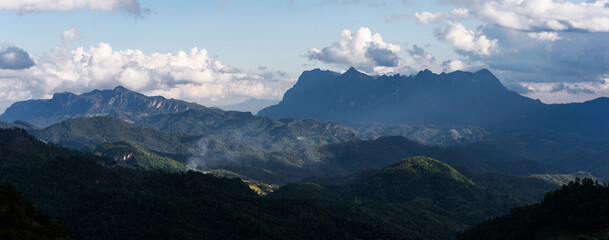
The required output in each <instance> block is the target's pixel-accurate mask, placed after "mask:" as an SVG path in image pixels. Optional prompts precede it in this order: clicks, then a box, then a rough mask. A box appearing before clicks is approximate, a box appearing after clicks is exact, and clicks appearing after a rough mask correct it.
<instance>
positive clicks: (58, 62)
mask: <svg viewBox="0 0 609 240" xmlns="http://www.w3.org/2000/svg"><path fill="white" fill-rule="evenodd" d="M34 61H35V62H36V63H37V64H36V65H34V66H32V67H30V68H29V69H21V70H18V71H15V70H12V71H8V70H0V86H1V90H0V99H1V101H0V105H2V106H0V107H2V109H4V108H6V107H7V105H8V104H10V103H12V102H13V101H17V100H25V99H28V98H44V97H50V96H52V94H53V93H56V92H63V91H72V92H77V93H80V92H85V91H90V90H93V89H111V88H114V87H115V86H117V85H122V86H125V87H126V88H128V89H131V90H134V91H138V92H142V93H144V94H147V95H162V96H165V97H169V98H179V99H184V100H187V101H193V102H198V103H201V104H204V105H226V104H232V103H235V101H240V100H242V99H248V98H252V97H254V98H262V99H279V98H281V95H282V94H283V92H284V91H285V90H287V89H288V88H289V87H291V85H292V84H293V82H292V81H291V80H289V81H286V80H281V79H280V80H277V79H273V76H282V74H283V73H281V72H274V73H273V72H271V71H270V70H268V69H265V70H264V71H262V72H243V71H241V70H239V69H237V68H234V67H231V66H229V65H225V64H223V63H222V62H220V61H219V60H218V59H216V58H214V57H211V56H210V55H209V54H208V52H207V51H206V50H205V49H199V48H192V49H191V50H190V51H188V52H185V51H179V52H176V53H157V52H155V53H144V52H142V51H140V50H137V49H135V50H132V49H127V50H114V49H113V48H112V47H111V46H110V45H109V44H106V43H99V44H98V45H95V46H90V47H89V48H88V49H86V48H83V47H79V48H76V49H74V50H70V49H67V48H63V47H56V48H54V49H53V50H51V51H49V52H47V53H46V54H44V55H43V56H35V57H34ZM236 99H238V100H236Z"/></svg>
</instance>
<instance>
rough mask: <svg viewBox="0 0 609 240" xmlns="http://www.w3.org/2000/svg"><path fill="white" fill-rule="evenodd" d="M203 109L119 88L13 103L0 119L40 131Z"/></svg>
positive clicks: (196, 105) (56, 95) (193, 104)
mask: <svg viewBox="0 0 609 240" xmlns="http://www.w3.org/2000/svg"><path fill="white" fill-rule="evenodd" d="M202 108H205V107H203V106H201V105H198V104H196V103H189V102H185V101H181V100H175V99H166V98H164V97H160V96H157V97H147V96H145V95H143V94H140V93H137V92H133V91H130V90H127V89H126V88H124V87H121V86H118V87H116V88H114V90H94V91H91V92H88V93H83V94H81V95H76V94H74V93H69V92H64V93H56V94H55V95H53V98H51V99H37V100H28V101H22V102H16V103H14V104H13V105H11V106H10V107H9V108H8V109H6V111H5V112H4V114H2V115H0V120H2V121H5V122H14V121H16V120H23V121H26V122H29V123H31V124H34V125H36V126H39V127H46V126H48V125H51V124H53V123H56V122H60V121H62V120H65V119H69V118H75V117H91V116H109V117H115V118H120V119H123V120H127V121H131V122H133V121H136V120H139V119H141V118H143V117H147V116H151V115H156V114H161V113H176V112H182V111H186V110H189V109H202Z"/></svg>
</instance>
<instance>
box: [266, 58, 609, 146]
mask: <svg viewBox="0 0 609 240" xmlns="http://www.w3.org/2000/svg"><path fill="white" fill-rule="evenodd" d="M608 109H609V99H607V98H599V99H596V100H592V101H589V102H585V103H571V104H544V103H542V102H541V101H539V100H533V99H530V98H527V97H524V96H521V95H519V94H517V93H515V92H512V91H509V90H508V89H506V88H505V87H504V86H503V85H502V84H501V82H500V81H499V80H498V79H497V78H496V77H495V76H494V75H493V74H492V73H491V72H489V71H488V70H486V69H483V70H480V71H478V72H475V73H471V72H462V71H456V72H452V73H441V74H434V73H432V72H431V71H429V70H424V71H421V72H419V73H418V74H416V75H414V76H402V75H399V74H397V75H394V76H385V75H383V76H368V75H366V74H364V73H361V72H358V71H357V70H355V69H354V68H350V69H349V70H348V71H346V72H345V73H343V74H339V73H336V72H332V71H322V70H319V69H314V70H311V71H305V72H304V73H303V74H302V75H301V76H300V78H299V79H298V82H297V83H296V84H295V85H294V87H293V88H292V89H290V90H288V91H287V92H286V93H285V95H284V97H283V100H282V101H281V102H280V103H279V104H277V105H273V106H270V107H267V108H265V109H263V110H261V111H260V112H259V113H258V114H259V115H265V116H270V117H273V118H296V119H302V118H317V119H320V120H324V121H335V122H337V123H340V124H345V125H351V126H354V125H357V124H359V123H362V122H381V123H389V124H413V125H416V124H434V125H471V126H481V127H488V128H536V129H546V130H554V131H567V132H574V133H581V134H585V135H594V136H609V127H608V126H607V124H605V123H607V120H609V112H608V111H606V110H608Z"/></svg>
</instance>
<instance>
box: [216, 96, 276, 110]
mask: <svg viewBox="0 0 609 240" xmlns="http://www.w3.org/2000/svg"><path fill="white" fill-rule="evenodd" d="M277 103H279V101H278V100H268V99H257V98H250V99H248V100H245V101H243V102H240V103H236V104H231V105H222V106H218V107H219V108H221V109H224V110H227V111H240V112H251V113H252V114H257V113H258V111H260V110H261V109H263V108H265V107H268V106H271V105H275V104H277Z"/></svg>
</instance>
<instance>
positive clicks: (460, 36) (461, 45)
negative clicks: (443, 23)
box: [434, 21, 497, 56]
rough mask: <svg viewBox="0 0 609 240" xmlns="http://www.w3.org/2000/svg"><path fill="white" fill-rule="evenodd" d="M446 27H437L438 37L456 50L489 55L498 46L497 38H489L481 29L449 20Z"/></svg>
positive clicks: (436, 33)
mask: <svg viewBox="0 0 609 240" xmlns="http://www.w3.org/2000/svg"><path fill="white" fill-rule="evenodd" d="M447 24H448V26H447V27H446V28H444V29H440V28H437V29H436V30H435V32H434V34H435V35H436V37H437V38H438V39H440V40H442V41H445V42H448V43H450V44H452V45H453V47H454V48H455V50H457V51H461V52H468V53H473V54H476V55H480V56H488V55H490V54H491V53H492V52H494V51H495V50H496V48H497V39H488V38H487V37H486V36H485V35H484V34H482V32H481V31H474V30H468V29H466V28H465V26H463V24H461V23H458V22H450V21H449V22H448V23H447Z"/></svg>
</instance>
